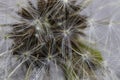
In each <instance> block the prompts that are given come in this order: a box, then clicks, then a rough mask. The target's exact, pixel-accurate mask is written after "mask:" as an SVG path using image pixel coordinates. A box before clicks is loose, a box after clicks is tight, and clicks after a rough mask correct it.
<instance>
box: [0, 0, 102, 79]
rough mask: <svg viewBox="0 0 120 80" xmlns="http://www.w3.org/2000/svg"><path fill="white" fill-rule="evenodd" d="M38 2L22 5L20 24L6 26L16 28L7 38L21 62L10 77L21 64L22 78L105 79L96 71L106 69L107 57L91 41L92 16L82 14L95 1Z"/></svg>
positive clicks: (51, 0)
mask: <svg viewBox="0 0 120 80" xmlns="http://www.w3.org/2000/svg"><path fill="white" fill-rule="evenodd" d="M36 1H37V3H36V6H35V5H33V3H32V2H31V1H30V0H27V5H26V7H22V6H21V7H20V9H19V10H18V11H17V12H16V14H17V16H19V22H18V23H13V24H4V25H2V27H5V26H10V27H11V28H12V32H10V33H9V34H7V37H6V38H9V39H12V40H13V41H14V43H13V44H12V47H11V48H10V49H9V50H10V51H11V53H10V55H12V56H13V57H15V58H16V61H17V62H18V63H17V65H16V64H15V65H16V66H13V67H14V68H12V69H11V70H10V71H9V73H8V76H7V77H6V80H9V79H10V78H11V77H12V76H13V75H14V74H15V73H17V70H18V69H19V68H20V67H22V68H23V69H24V75H25V76H24V77H23V79H21V80H101V79H99V78H98V75H97V74H96V71H97V70H99V69H102V68H103V66H102V63H103V57H102V55H101V52H100V51H99V50H97V49H96V48H94V46H93V45H92V44H91V43H89V41H88V40H87V37H88V35H87V34H86V33H85V30H86V29H87V28H89V27H91V26H89V25H88V18H89V17H88V16H86V15H81V14H80V12H81V11H82V10H84V9H85V8H86V7H87V6H88V5H89V3H90V2H91V1H92V0H83V1H81V2H80V4H77V2H78V1H77V0H36ZM35 73H37V74H35ZM53 73H56V74H59V73H60V74H59V75H58V76H59V78H58V77H57V76H54V75H55V74H54V75H53ZM102 73H103V72H102ZM103 74H104V73H103ZM33 76H36V77H33ZM60 76H62V77H60ZM10 80H11V79H10Z"/></svg>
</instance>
